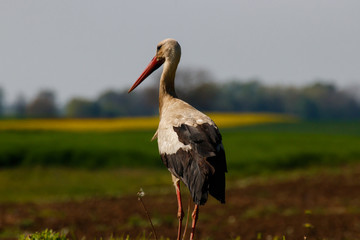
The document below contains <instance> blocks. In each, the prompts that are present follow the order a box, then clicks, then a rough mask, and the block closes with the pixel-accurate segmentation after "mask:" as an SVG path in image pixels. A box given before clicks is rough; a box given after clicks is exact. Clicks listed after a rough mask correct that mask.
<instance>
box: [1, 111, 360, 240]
mask: <svg viewBox="0 0 360 240" xmlns="http://www.w3.org/2000/svg"><path fill="white" fill-rule="evenodd" d="M220 117H221V116H220V115H219V116H218V119H215V121H216V122H217V123H219V126H222V127H220V130H221V133H222V136H223V143H224V146H225V150H226V154H227V162H228V169H229V173H228V174H227V204H225V205H221V206H220V207H219V204H217V203H216V202H215V201H214V200H213V199H210V200H209V203H208V204H207V205H206V206H205V207H204V208H202V214H201V216H200V218H201V219H200V222H199V230H198V231H199V232H198V236H200V237H199V239H238V238H237V237H239V238H241V239H280V238H281V236H286V239H297V238H302V237H303V236H305V235H306V236H309V239H332V238H329V236H331V237H333V236H339V238H333V239H354V238H352V236H356V234H357V230H356V229H358V228H357V226H359V225H358V224H359V221H358V219H360V218H359V217H360V215H359V207H358V206H359V203H360V199H359V198H358V194H357V189H359V184H358V181H357V179H358V176H360V175H359V173H360V165H359V163H360V148H359V146H360V124H359V122H301V121H293V120H292V119H287V120H284V119H283V120H281V121H279V122H276V121H275V120H274V119H273V118H271V119H272V120H271V121H270V120H269V119H268V120H266V121H265V120H264V119H265V117H264V116H262V117H261V119H262V121H260V118H257V119H258V120H259V121H260V122H256V121H255V118H252V120H250V118H249V119H248V120H244V119H245V118H246V117H245V116H244V115H243V116H232V117H230V115H228V116H222V117H223V119H221V118H220ZM227 117H230V118H227ZM237 117H238V118H239V119H238V120H236V121H237V122H238V123H239V122H240V119H242V120H241V121H243V123H242V124H240V123H239V124H238V125H236V124H235V123H231V124H230V123H229V122H226V121H235V120H234V119H235V118H237ZM155 120H156V119H155ZM6 121H8V122H7V123H11V121H14V120H6ZM6 121H0V128H1V127H2V129H3V130H0V239H1V238H6V239H16V238H17V236H19V234H21V233H24V232H29V231H30V232H34V231H40V230H43V229H45V228H52V229H55V230H58V231H60V230H64V229H65V230H69V231H70V232H72V233H73V234H76V237H77V239H80V238H82V237H83V236H87V237H88V238H99V239H100V238H102V237H105V238H106V237H108V236H111V235H112V234H113V233H115V236H122V234H128V233H129V234H130V236H132V237H133V236H137V234H139V233H141V231H143V230H144V229H146V231H148V232H149V229H148V227H147V226H148V223H147V221H146V219H144V218H143V216H142V215H143V213H142V212H141V207H140V206H139V205H138V204H137V203H136V204H135V202H136V193H137V192H138V190H139V188H140V187H141V188H143V189H144V190H145V192H146V195H147V196H146V203H147V204H148V206H149V208H150V211H151V213H152V217H153V220H154V222H155V223H156V224H157V225H156V227H157V229H159V231H160V235H163V236H171V238H172V237H173V236H174V234H175V229H176V226H177V219H176V217H175V215H174V214H175V212H176V198H175V195H174V189H173V186H172V184H171V180H170V179H171V177H170V174H169V172H168V171H167V170H166V168H165V167H164V166H163V164H162V162H161V160H160V158H159V155H158V150H157V143H156V141H154V142H151V141H150V139H151V137H152V136H153V134H154V130H155V127H154V126H151V127H150V126H149V128H148V127H144V128H141V129H138V128H137V129H136V130H134V129H132V128H131V127H129V126H130V125H129V126H128V127H129V128H128V129H126V128H124V129H119V128H117V129H116V130H111V128H109V129H106V127H105V128H104V127H101V126H105V125H106V121H107V120H85V122H87V121H89V122H91V121H94V122H93V123H92V124H95V123H96V122H97V121H100V122H101V121H103V122H101V123H99V122H98V124H99V126H98V128H97V129H95V128H93V127H89V126H90V125H88V126H87V127H84V128H83V129H80V127H79V126H80V125H79V126H78V127H74V129H75V130H71V129H56V128H55V127H52V128H49V126H50V125H51V124H50V125H48V126H47V127H48V128H47V129H44V128H42V129H41V128H40V127H39V126H42V125H43V126H45V125H46V124H49V121H44V122H41V121H42V120H41V121H40V120H37V122H36V121H35V122H36V124H35V125H34V126H35V127H34V126H33V127H31V128H30V127H27V128H21V127H19V126H20V125H21V124H20V123H21V121H19V122H18V123H16V124H18V125H17V127H14V125H13V128H10V127H9V125H7V127H5V125H6V124H5V125H2V123H5V122H6ZM54 121H55V120H54ZM56 121H58V120H56ZM67 121H70V120H64V121H63V122H60V123H61V124H64V123H66V122H67ZM74 121H75V120H74ZM114 121H115V122H116V121H117V120H114ZM246 121H247V122H248V124H245V123H244V122H246ZM30 122H31V121H30ZM50 122H51V121H50ZM70 122H71V121H70ZM75 122H77V124H80V123H81V121H80V120H76V121H75ZM130 122H131V121H130ZM130 122H129V124H130ZM134 122H136V121H135V120H134ZM134 122H131V124H133V123H134ZM22 123H24V126H25V125H26V124H28V123H29V122H28V121H23V122H22ZM60 123H57V124H60ZM259 123H261V124H259ZM67 124H69V122H67ZM138 124H141V122H138ZM232 124H235V125H232ZM65 125H66V124H65ZM85 125H86V124H85ZM95 125H96V124H95ZM95 125H94V126H95ZM73 126H75V125H73ZM96 126H97V125H96ZM225 126H227V127H225ZM4 129H6V130H4ZM76 129H77V130H76ZM295 186H296V187H295ZM183 189H184V191H183V196H184V199H187V198H188V192H187V191H186V190H185V188H183ZM289 196H291V197H289ZM308 209H310V210H311V212H313V215H311V216H308V215H306V214H305V216H304V212H309V210H308ZM211 216H215V218H212V217H211ZM274 219H276V221H274ZM218 220H220V222H219V221H218ZM339 224H340V225H341V227H337V226H339ZM307 226H308V227H307ZM309 226H310V227H309ZM314 226H315V230H316V231H315V230H313V229H314ZM333 226H336V227H333ZM224 233H226V237H225V238H222V237H223V234H224ZM259 234H260V236H263V237H260V238H259ZM266 234H267V235H266ZM269 236H272V237H271V238H270V237H269ZM311 236H313V238H311ZM135 239H136V238H135Z"/></svg>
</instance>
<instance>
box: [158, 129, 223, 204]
mask: <svg viewBox="0 0 360 240" xmlns="http://www.w3.org/2000/svg"><path fill="white" fill-rule="evenodd" d="M174 131H175V132H176V133H177V135H178V138H179V141H180V142H182V143H183V144H185V145H190V146H191V150H184V149H181V148H180V149H179V150H178V151H177V152H176V153H175V154H163V155H162V160H163V162H164V164H165V165H166V166H167V167H168V169H169V170H170V172H171V173H172V174H174V175H175V176H176V177H178V178H180V179H181V180H182V181H183V182H184V183H185V184H186V185H187V187H188V188H189V190H190V193H191V195H192V198H193V201H194V202H195V203H197V204H205V202H206V201H207V198H208V193H210V195H212V196H213V197H215V198H216V199H217V200H219V201H220V202H222V203H224V202H225V172H227V166H226V159H225V151H224V148H223V146H222V142H221V135H220V132H219V130H218V129H217V128H216V127H215V126H213V125H210V124H208V123H205V124H201V125H197V126H196V127H193V126H190V125H186V124H182V125H181V126H179V127H174Z"/></svg>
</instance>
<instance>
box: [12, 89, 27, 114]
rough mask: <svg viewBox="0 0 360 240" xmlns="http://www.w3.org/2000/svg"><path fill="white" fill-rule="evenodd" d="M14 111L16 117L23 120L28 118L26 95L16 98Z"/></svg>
mask: <svg viewBox="0 0 360 240" xmlns="http://www.w3.org/2000/svg"><path fill="white" fill-rule="evenodd" d="M13 109H14V115H15V117H17V118H23V117H25V116H26V99H25V97H24V95H22V94H20V95H18V96H17V97H16V99H15V102H14V105H13Z"/></svg>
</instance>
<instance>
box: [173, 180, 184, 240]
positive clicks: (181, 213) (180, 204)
mask: <svg viewBox="0 0 360 240" xmlns="http://www.w3.org/2000/svg"><path fill="white" fill-rule="evenodd" d="M175 189H176V196H177V202H178V213H177V217H178V219H179V228H178V236H177V240H180V236H181V227H182V220H183V218H184V211H183V209H182V203H181V192H180V181H176V182H175Z"/></svg>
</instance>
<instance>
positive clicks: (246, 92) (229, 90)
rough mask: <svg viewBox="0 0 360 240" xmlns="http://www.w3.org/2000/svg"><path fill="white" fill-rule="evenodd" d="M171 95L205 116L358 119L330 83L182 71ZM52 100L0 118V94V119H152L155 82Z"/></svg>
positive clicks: (38, 100) (49, 94)
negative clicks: (274, 82)
mask: <svg viewBox="0 0 360 240" xmlns="http://www.w3.org/2000/svg"><path fill="white" fill-rule="evenodd" d="M158 77H159V76H156V77H155V78H154V79H158ZM176 89H177V90H176V91H177V95H178V96H179V97H180V98H181V99H183V100H185V101H187V102H189V103H190V104H192V105H193V106H194V107H196V108H197V109H199V110H201V111H206V112H214V111H216V112H273V113H285V114H292V115H295V116H298V117H301V118H303V119H310V120H311V119H357V118H360V102H359V101H358V100H357V99H356V98H355V97H354V95H352V94H350V93H349V92H346V91H342V90H340V89H338V88H337V87H336V86H335V85H334V84H331V83H324V82H316V83H312V84H309V85H306V86H303V87H289V86H266V85H264V84H262V83H261V82H260V81H258V80H248V81H240V80H237V79H234V80H233V81H228V82H225V83H221V84H220V83H217V82H216V81H215V80H214V79H213V78H212V77H211V76H210V75H209V73H208V72H207V71H202V70H196V71H195V70H185V71H184V70H183V71H178V74H177V76H176ZM55 96H56V95H55V93H54V92H53V91H50V90H44V91H40V92H39V94H38V95H37V96H36V97H35V98H34V99H32V100H31V101H29V102H27V101H25V99H24V98H21V97H20V98H18V99H17V100H16V102H15V103H14V104H12V106H11V111H8V113H7V114H5V112H4V106H3V94H2V91H1V89H0V116H4V115H7V116H8V117H15V118H53V117H68V118H113V117H120V116H140V115H155V114H157V113H158V84H157V81H156V82H155V81H154V84H153V85H151V86H148V87H144V86H140V87H139V88H138V89H136V91H134V92H133V93H131V94H128V93H127V91H126V90H119V91H114V90H108V91H105V92H103V93H101V94H100V95H99V96H98V97H97V98H96V99H85V98H80V97H75V98H73V99H70V100H69V101H68V102H67V104H66V105H65V107H63V108H61V109H60V108H59V107H58V106H57V105H56V101H55V100H56V99H55Z"/></svg>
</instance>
